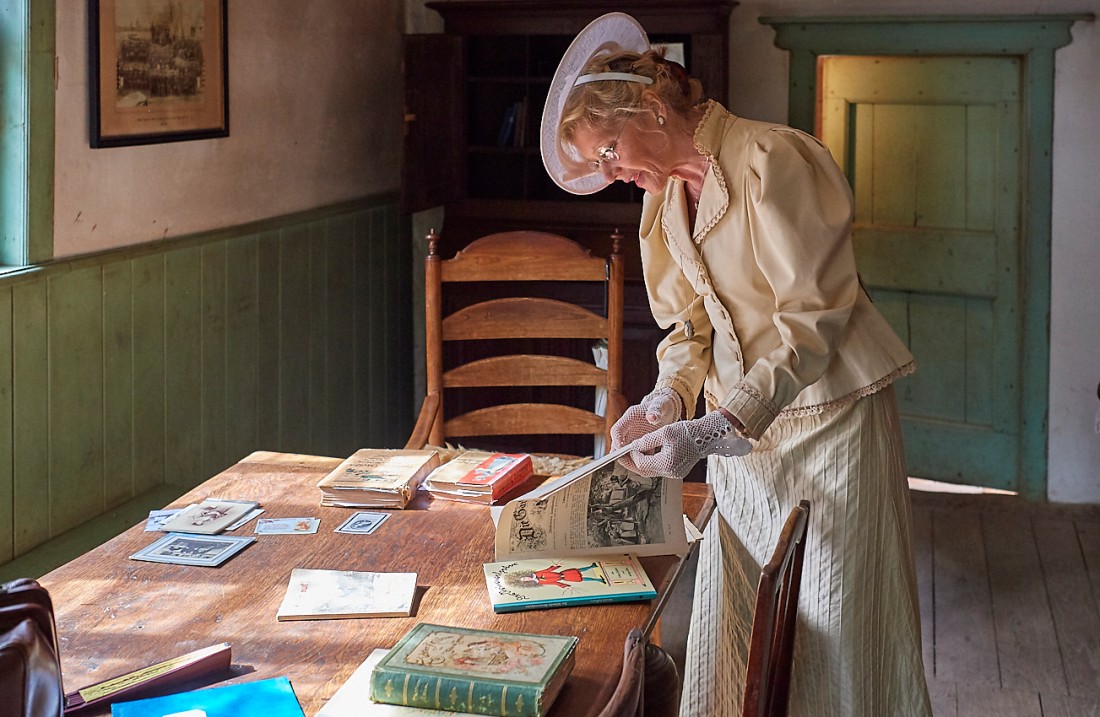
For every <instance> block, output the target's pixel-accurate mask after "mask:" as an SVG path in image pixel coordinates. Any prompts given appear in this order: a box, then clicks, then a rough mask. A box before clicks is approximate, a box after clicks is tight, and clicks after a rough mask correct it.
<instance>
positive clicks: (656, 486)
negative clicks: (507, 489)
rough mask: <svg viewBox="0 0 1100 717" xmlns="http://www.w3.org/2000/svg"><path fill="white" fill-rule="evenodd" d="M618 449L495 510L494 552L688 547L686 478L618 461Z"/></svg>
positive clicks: (641, 552)
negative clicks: (648, 473)
mask: <svg viewBox="0 0 1100 717" xmlns="http://www.w3.org/2000/svg"><path fill="white" fill-rule="evenodd" d="M621 454H622V451H616V452H615V453H611V454H608V455H607V456H605V457H604V458H601V459H600V460H597V461H593V462H592V463H589V464H588V465H586V466H582V467H581V468H579V469H577V470H576V471H573V472H572V473H570V474H568V475H566V476H563V478H561V479H558V480H556V481H551V483H549V484H544V485H543V486H540V487H539V488H538V489H536V490H534V491H531V492H530V493H527V494H525V495H522V496H520V497H518V498H516V499H514V500H512V501H509V502H508V503H507V504H505V505H504V506H500V510H494V511H493V519H494V521H496V525H497V527H496V559H497V560H498V561H499V560H510V559H518V558H539V557H561V556H566V555H570V554H577V553H584V554H588V555H602V554H610V553H633V554H634V555H638V556H645V555H683V554H684V553H685V552H687V547H688V543H687V534H686V531H685V530H684V518H683V481H681V480H679V479H676V478H663V477H657V478H645V477H642V476H640V475H638V474H637V473H634V472H633V471H630V470H627V469H626V468H624V467H623V466H621V465H619V463H618V462H617V459H618V457H619V456H620V455H621Z"/></svg>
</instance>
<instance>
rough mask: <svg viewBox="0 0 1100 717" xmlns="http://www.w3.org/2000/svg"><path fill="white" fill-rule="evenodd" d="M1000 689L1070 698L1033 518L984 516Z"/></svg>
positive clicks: (1009, 514) (1014, 515)
mask: <svg viewBox="0 0 1100 717" xmlns="http://www.w3.org/2000/svg"><path fill="white" fill-rule="evenodd" d="M981 520H982V531H983V537H984V539H985V550H986V559H987V564H988V569H989V585H990V597H991V599H992V602H993V623H994V629H995V631H996V638H997V664H998V666H999V667H1000V676H1001V686H1002V687H1010V688H1013V689H1021V690H1035V691H1037V692H1053V693H1056V694H1069V693H1068V692H1067V688H1066V673H1065V670H1064V669H1063V667H1062V657H1061V655H1060V653H1059V651H1058V637H1057V635H1056V634H1055V632H1054V620H1053V619H1052V617H1051V608H1050V601H1049V600H1048V599H1047V586H1046V584H1045V582H1044V580H1043V570H1042V567H1041V566H1040V564H1039V554H1038V551H1037V550H1036V543H1035V535H1034V534H1033V532H1032V525H1031V516H1030V515H1027V514H1025V513H1007V512H1006V513H988V514H983V515H982V516H981Z"/></svg>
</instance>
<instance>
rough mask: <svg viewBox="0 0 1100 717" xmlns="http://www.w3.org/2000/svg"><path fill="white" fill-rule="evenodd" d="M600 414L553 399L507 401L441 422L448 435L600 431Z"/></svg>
mask: <svg viewBox="0 0 1100 717" xmlns="http://www.w3.org/2000/svg"><path fill="white" fill-rule="evenodd" d="M604 429H605V420H604V417H603V416H597V415H596V414H595V413H592V412H591V411H585V410H583V409H580V408H574V407H573V406H562V405H558V404H553V403H507V404H503V405H500V406H490V407H489V408H480V409H478V410H476V411H470V412H469V413H464V414H462V415H461V416H456V417H454V418H452V419H450V420H448V421H446V422H445V423H444V425H443V432H444V434H446V435H447V436H512V435H515V436H522V435H529V434H542V433H560V434H571V435H583V434H588V433H591V434H593V435H596V434H602V433H603V432H604Z"/></svg>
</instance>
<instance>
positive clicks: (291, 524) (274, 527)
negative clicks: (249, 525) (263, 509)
mask: <svg viewBox="0 0 1100 717" xmlns="http://www.w3.org/2000/svg"><path fill="white" fill-rule="evenodd" d="M320 524H321V519H320V518H260V519H259V520H258V521H256V535H294V534H295V533H316V532H317V526H319V525H320Z"/></svg>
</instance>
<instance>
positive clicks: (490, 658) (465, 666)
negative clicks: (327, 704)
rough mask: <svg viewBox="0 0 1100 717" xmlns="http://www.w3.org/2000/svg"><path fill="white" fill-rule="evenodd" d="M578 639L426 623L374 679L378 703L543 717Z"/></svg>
mask: <svg viewBox="0 0 1100 717" xmlns="http://www.w3.org/2000/svg"><path fill="white" fill-rule="evenodd" d="M576 647H577V638H576V637H572V636H568V637H563V636H559V635H534V634H528V633H518V632H500V631H496V630H476V629H472V628H462V627H446V626H443V625H433V624H431V623H424V622H422V623H420V624H418V625H416V626H415V627H414V628H413V629H411V630H410V631H409V632H408V633H406V634H405V636H404V637H402V638H401V639H400V640H399V641H398V643H397V644H396V645H395V646H394V647H393V649H392V650H390V651H389V652H388V653H387V654H386V656H385V657H383V658H382V660H381V661H380V662H379V663H378V665H377V666H375V668H374V671H373V672H372V673H371V685H370V697H371V699H372V700H374V701H376V702H386V703H389V704H397V705H407V706H409V707H425V708H428V709H437V710H447V711H450V712H468V713H473V714H484V715H500V716H501V717H542V715H545V714H546V712H547V710H548V709H549V708H550V705H551V704H552V703H553V702H554V698H556V697H557V696H558V693H559V692H560V691H561V688H562V685H563V684H565V680H566V678H567V677H568V676H569V673H570V672H571V671H572V669H573V664H574V661H575V659H576V657H575V652H576Z"/></svg>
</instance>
